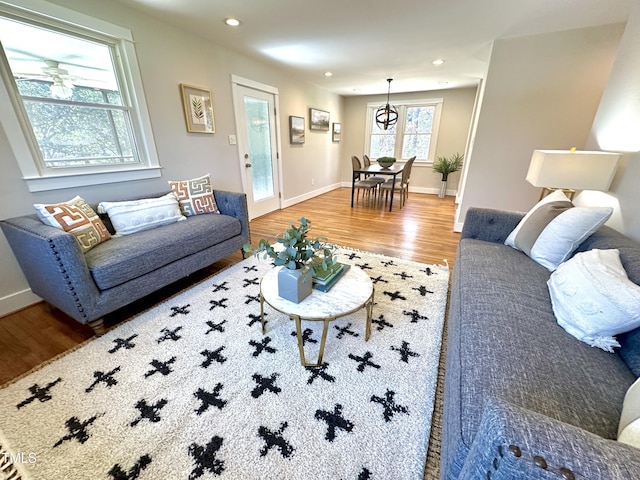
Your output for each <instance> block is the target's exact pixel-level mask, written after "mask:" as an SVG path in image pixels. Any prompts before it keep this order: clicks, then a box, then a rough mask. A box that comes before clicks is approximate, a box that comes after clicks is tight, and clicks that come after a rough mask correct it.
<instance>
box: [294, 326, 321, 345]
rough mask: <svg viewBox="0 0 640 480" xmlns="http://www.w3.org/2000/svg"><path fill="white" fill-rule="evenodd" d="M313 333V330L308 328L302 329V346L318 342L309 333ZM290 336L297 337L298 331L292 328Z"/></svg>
mask: <svg viewBox="0 0 640 480" xmlns="http://www.w3.org/2000/svg"><path fill="white" fill-rule="evenodd" d="M312 334H313V330H311V329H310V328H305V329H304V330H303V331H302V346H303V347H304V346H305V345H306V344H307V343H318V341H317V340H316V339H315V338H313V337H312V336H311V335H312ZM291 336H292V337H297V336H298V333H297V332H296V331H295V330H294V331H293V332H291Z"/></svg>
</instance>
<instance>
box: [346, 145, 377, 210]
mask: <svg viewBox="0 0 640 480" xmlns="http://www.w3.org/2000/svg"><path fill="white" fill-rule="evenodd" d="M351 166H352V168H353V172H352V175H353V179H354V185H353V188H356V189H357V190H358V194H357V196H356V200H357V199H358V198H359V197H360V190H364V192H365V193H364V194H363V196H362V198H364V195H365V194H366V195H368V196H369V197H371V195H373V196H374V199H375V198H376V197H377V193H378V185H380V182H379V181H377V180H371V179H368V178H365V179H364V180H360V175H361V174H360V173H356V170H362V164H361V163H360V159H359V158H358V157H356V156H355V155H352V156H351Z"/></svg>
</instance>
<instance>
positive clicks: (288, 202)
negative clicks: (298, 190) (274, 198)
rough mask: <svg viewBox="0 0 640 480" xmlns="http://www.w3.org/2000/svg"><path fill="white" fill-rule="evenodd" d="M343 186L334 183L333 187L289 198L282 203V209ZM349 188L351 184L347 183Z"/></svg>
mask: <svg viewBox="0 0 640 480" xmlns="http://www.w3.org/2000/svg"><path fill="white" fill-rule="evenodd" d="M342 186H343V183H334V184H333V185H328V186H326V187H322V188H318V189H317V190H312V191H310V192H307V193H305V194H304V195H298V196H297V197H293V198H289V199H287V200H283V201H282V208H287V207H290V206H292V205H295V204H296V203H300V202H304V201H305V200H309V199H311V198H314V197H317V196H318V195H322V194H323V193H327V192H330V191H332V190H335V189H336V188H340V187H342ZM348 186H349V187H350V186H351V184H350V183H349V185H348Z"/></svg>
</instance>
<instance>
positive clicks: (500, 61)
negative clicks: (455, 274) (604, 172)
mask: <svg viewBox="0 0 640 480" xmlns="http://www.w3.org/2000/svg"><path fill="white" fill-rule="evenodd" d="M623 30H624V26H623V25H619V24H616V25H608V26H602V27H592V28H584V29H576V30H568V31H563V32H556V33H551V34H545V35H536V36H528V37H517V38H508V39H501V40H497V41H496V42H495V43H494V46H493V51H492V55H491V60H490V64H489V68H488V73H487V77H486V79H485V85H484V93H483V97H482V99H481V107H480V110H479V115H478V121H477V128H476V130H475V132H474V133H475V140H474V145H473V148H472V151H471V153H470V155H468V158H467V160H468V162H469V165H468V176H467V178H466V182H465V186H464V191H463V192H462V194H461V200H460V205H459V208H458V213H457V219H456V220H457V222H461V221H463V219H464V215H465V214H466V211H467V209H468V208H469V207H471V206H478V207H489V208H503V209H511V210H521V211H526V210H528V209H529V208H530V207H531V206H532V205H534V204H535V202H536V201H537V199H538V197H539V194H540V192H539V190H538V189H537V188H535V187H533V186H531V185H530V184H529V183H527V182H526V180H525V176H526V173H527V169H528V167H529V161H530V160H531V154H532V152H533V150H535V149H541V148H544V149H568V148H570V147H572V146H576V147H578V148H579V149H583V148H584V146H585V144H586V141H587V138H588V136H589V132H590V130H591V125H592V123H593V118H594V116H595V113H596V111H597V108H598V104H599V102H600V98H601V96H602V92H603V90H604V87H605V84H606V81H607V78H608V75H609V72H610V71H611V66H612V64H613V61H614V58H615V54H616V49H617V46H618V44H619V42H620V39H621V36H622V33H623Z"/></svg>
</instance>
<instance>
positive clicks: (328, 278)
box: [313, 263, 350, 292]
mask: <svg viewBox="0 0 640 480" xmlns="http://www.w3.org/2000/svg"><path fill="white" fill-rule="evenodd" d="M349 268H350V265H348V264H345V263H336V264H334V265H331V266H330V267H329V268H322V266H321V265H319V266H316V267H314V269H315V272H316V273H315V275H314V276H313V288H315V289H316V290H320V291H321V292H328V291H329V290H331V287H333V286H334V285H335V284H336V282H337V281H338V280H340V277H342V275H344V274H345V272H346V271H347V270H349Z"/></svg>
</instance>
